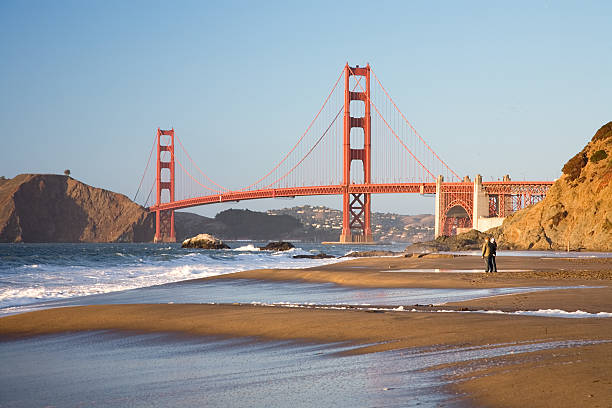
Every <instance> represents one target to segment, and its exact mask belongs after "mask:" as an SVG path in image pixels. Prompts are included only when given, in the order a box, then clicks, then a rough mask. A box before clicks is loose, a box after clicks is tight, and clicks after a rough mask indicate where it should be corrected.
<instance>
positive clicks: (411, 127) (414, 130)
mask: <svg viewBox="0 0 612 408" xmlns="http://www.w3.org/2000/svg"><path fill="white" fill-rule="evenodd" d="M370 71H371V72H372V74H374V78H375V79H376V82H378V85H380V87H381V88H382V90H383V91H384V92H385V95H387V98H389V100H390V101H391V103H392V104H393V106H394V107H395V109H396V110H397V111H398V112H399V114H400V115H402V118H403V119H404V120H405V121H406V123H407V124H408V126H410V129H412V131H413V132H414V134H415V135H417V136H418V138H419V139H420V140H421V142H422V143H423V144H424V145H425V146H427V148H428V149H429V151H431V152H432V153H433V155H434V156H436V158H437V159H438V160H439V161H440V162H441V163H442V164H443V165H444V167H446V168H447V169H448V170H449V171H450V172H451V173H453V175H454V176H455V177H457V179H458V180H461V177H459V176H458V175H457V173H455V172H454V171H453V169H451V168H450V167H449V166H448V165H447V164H446V163H445V162H444V160H442V159H441V158H440V157H439V156H438V155H437V154H436V152H435V151H434V150H433V149H432V148H431V147H430V146H429V145H428V144H427V143H426V142H425V140H423V138H422V137H421V135H420V134H419V132H417V131H416V129H415V128H414V127H413V126H412V124H411V123H410V121H408V119H406V117H405V116H404V114H403V113H402V111H401V110H399V108H398V107H397V105H396V104H395V102H394V101H393V98H391V96H390V95H389V93H388V92H387V90H386V89H385V87H384V86H383V85H382V84H381V83H380V80H379V79H378V77H377V76H376V73H375V72H374V70H373V69H372V67H371V66H370Z"/></svg>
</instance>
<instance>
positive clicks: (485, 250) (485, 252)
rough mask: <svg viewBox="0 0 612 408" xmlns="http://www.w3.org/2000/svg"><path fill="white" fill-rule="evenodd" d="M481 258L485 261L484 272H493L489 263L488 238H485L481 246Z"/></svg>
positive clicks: (489, 245) (489, 242) (489, 244)
mask: <svg viewBox="0 0 612 408" xmlns="http://www.w3.org/2000/svg"><path fill="white" fill-rule="evenodd" d="M482 258H483V259H484V260H485V265H486V267H487V268H486V270H485V273H487V272H493V265H492V263H491V258H492V256H491V241H490V238H489V237H487V239H486V240H485V242H484V244H482Z"/></svg>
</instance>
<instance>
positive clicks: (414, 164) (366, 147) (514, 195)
mask: <svg viewBox="0 0 612 408" xmlns="http://www.w3.org/2000/svg"><path fill="white" fill-rule="evenodd" d="M342 79H344V81H343V82H344V86H343V87H342V86H339V85H340V84H341V82H342ZM373 141H374V143H372V142H373ZM155 147H157V154H156V156H155V157H156V159H155V162H156V165H155V166H151V157H152V155H153V153H154V151H155ZM445 180H447V181H446V182H445ZM147 184H150V189H148V191H149V194H148V196H147V197H146V198H144V202H145V203H144V205H145V206H148V209H149V211H152V212H155V214H156V233H155V241H156V242H160V241H164V242H168V241H170V242H174V241H176V235H175V231H174V211H175V210H178V209H181V208H188V207H195V206H199V205H207V204H214V203H223V202H230V201H242V200H254V199H261V198H277V197H296V196H314V195H341V196H342V203H343V205H342V210H343V222H342V232H341V235H340V242H372V230H371V219H370V214H371V200H372V194H386V193H387V194H388V193H417V194H435V196H436V204H435V207H436V208H435V215H436V231H435V234H436V236H439V235H452V234H454V233H456V232H457V231H461V229H462V228H475V229H481V230H482V229H483V228H485V229H486V227H489V226H495V224H497V225H499V220H501V219H503V217H505V216H507V215H508V214H510V213H512V212H514V211H516V210H518V209H521V208H523V207H525V206H527V205H530V204H533V203H535V202H537V201H540V200H541V199H542V198H543V197H544V196H545V195H546V192H547V190H548V188H549V187H550V186H551V185H552V182H547V181H540V182H537V181H534V182H525V181H524V182H514V181H511V180H510V178H509V177H507V176H506V177H504V181H501V182H482V179H481V178H480V176H477V177H476V178H475V180H474V181H471V180H470V179H469V178H467V177H465V178H463V179H461V178H460V177H459V176H458V175H457V173H456V172H455V171H454V170H452V169H451V168H450V167H449V165H448V164H447V163H445V162H444V161H443V160H442V159H441V158H440V157H439V156H438V155H437V154H436V153H435V152H434V151H433V150H432V148H431V147H430V146H429V145H428V144H427V143H426V142H425V140H424V139H423V138H422V137H421V135H420V134H419V133H418V132H417V131H416V130H415V129H414V127H413V126H412V125H411V124H410V122H409V121H408V119H406V117H405V116H404V115H403V114H402V112H401V111H400V110H399V108H398V107H397V105H396V104H395V102H394V101H393V99H392V98H391V96H390V95H389V93H388V92H387V90H386V89H385V88H384V87H383V86H382V84H381V82H380V80H379V79H378V77H377V76H376V74H375V73H374V71H373V70H372V69H371V67H370V65H369V64H368V65H367V66H365V67H359V66H356V67H350V66H349V65H348V64H347V65H346V66H345V67H344V68H343V69H342V72H341V73H340V76H339V77H338V79H337V80H336V82H335V84H334V85H333V87H332V89H331V91H330V93H329V94H328V95H327V97H326V98H325V101H324V102H323V106H322V107H321V109H319V111H318V112H317V114H316V115H315V117H314V119H313V120H312V121H311V122H310V124H309V125H308V127H307V128H306V130H305V131H304V133H303V134H302V135H301V136H300V137H299V138H298V140H297V142H296V143H295V145H294V146H293V147H292V148H291V149H290V150H289V152H288V153H286V154H285V155H284V156H283V157H282V158H281V159H280V160H279V161H278V163H276V164H275V165H274V166H273V167H272V168H271V170H270V171H269V172H268V173H266V174H265V175H263V176H262V177H260V178H258V179H257V180H256V181H254V182H252V183H251V184H248V185H246V186H244V187H242V188H238V189H231V188H227V187H224V186H222V185H221V184H218V183H217V182H215V181H213V180H212V179H211V178H210V177H209V176H208V175H207V174H206V173H205V172H204V171H202V170H201V169H200V168H199V167H198V166H197V164H196V163H195V161H194V160H193V159H192V158H191V156H190V155H189V153H188V152H187V150H186V149H185V147H184V146H183V144H182V142H181V140H180V138H179V137H178V135H176V134H175V131H174V129H171V130H161V129H159V128H158V129H157V134H156V135H155V142H154V144H153V148H152V149H151V154H150V156H149V161H148V163H147V167H146V169H145V172H144V174H143V177H142V179H141V182H140V186H139V188H138V191H137V193H136V197H138V194H139V192H141V191H142V192H143V193H144V192H145V191H147V188H143V186H146V185H147ZM154 190H155V192H154Z"/></svg>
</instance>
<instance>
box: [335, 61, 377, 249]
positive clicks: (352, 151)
mask: <svg viewBox="0 0 612 408" xmlns="http://www.w3.org/2000/svg"><path fill="white" fill-rule="evenodd" d="M351 76H361V77H364V78H365V91H363V92H353V91H351V90H350V85H349V80H350V77H351ZM359 89H363V87H361V88H359ZM351 101H363V103H364V105H365V114H364V116H362V117H353V116H351ZM353 129H362V130H363V147H359V146H357V143H352V142H356V141H355V140H353V139H356V138H357V134H358V132H359V131H357V132H351V130H353ZM351 133H353V134H352V135H351ZM351 136H353V138H351ZM371 136H372V134H371V115H370V64H368V65H366V67H365V68H360V67H359V66H356V67H349V65H348V63H347V64H346V67H345V68H344V142H343V152H344V173H343V178H342V180H343V183H342V184H343V187H344V193H343V195H342V235H340V242H372V229H371V226H370V221H371V220H370V214H371V211H370V193H349V185H350V184H352V181H351V163H352V162H353V160H360V161H361V162H362V164H363V183H364V184H370V183H371V181H372V180H371V164H372V162H371V154H370V153H371Z"/></svg>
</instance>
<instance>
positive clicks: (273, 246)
mask: <svg viewBox="0 0 612 408" xmlns="http://www.w3.org/2000/svg"><path fill="white" fill-rule="evenodd" d="M293 248H295V247H294V246H293V244H292V243H291V242H284V241H277V242H270V243H268V245H266V246H264V247H259V249H261V250H262V251H288V250H290V249H293Z"/></svg>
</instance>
